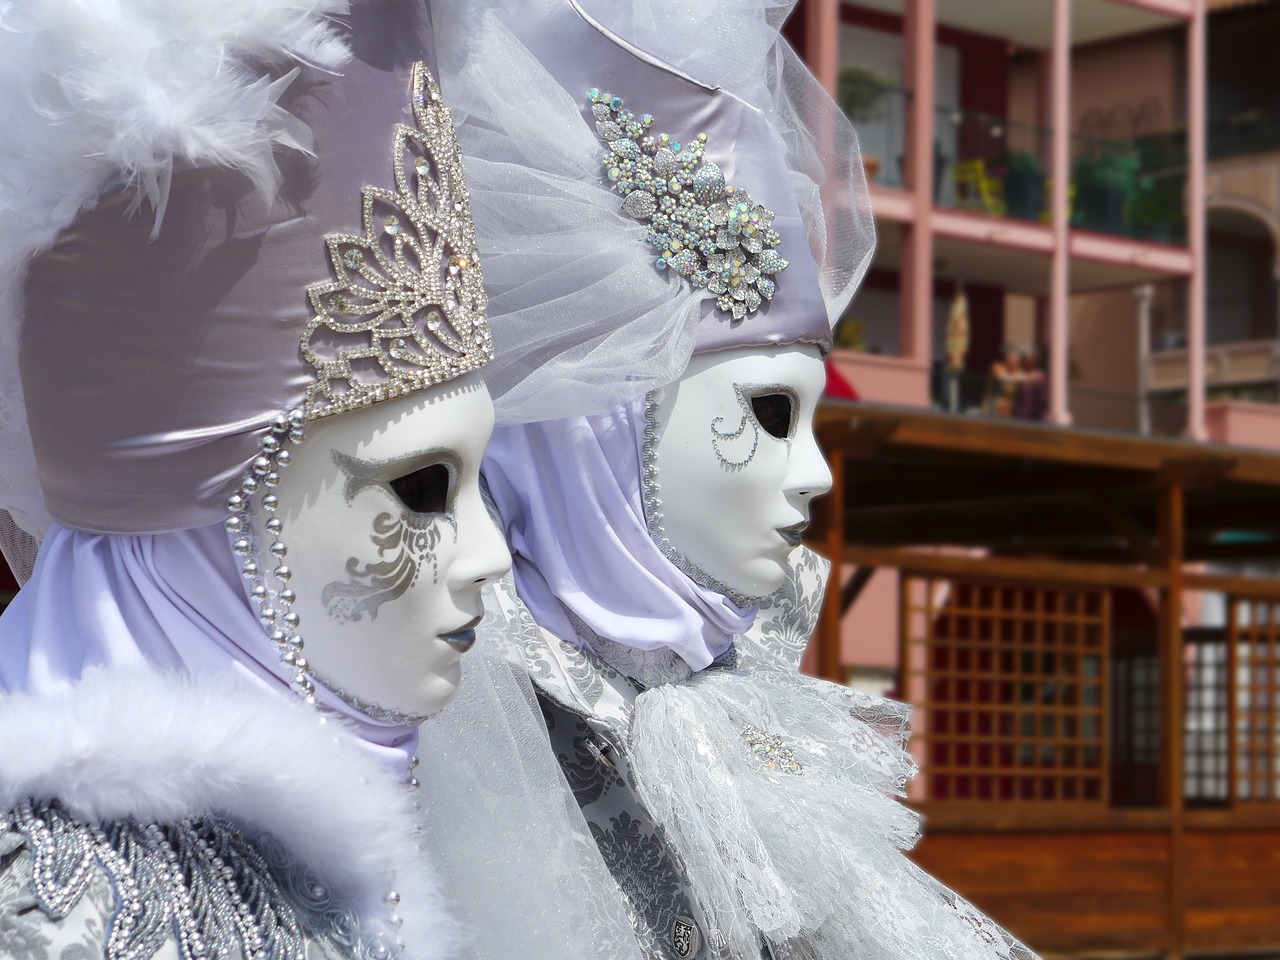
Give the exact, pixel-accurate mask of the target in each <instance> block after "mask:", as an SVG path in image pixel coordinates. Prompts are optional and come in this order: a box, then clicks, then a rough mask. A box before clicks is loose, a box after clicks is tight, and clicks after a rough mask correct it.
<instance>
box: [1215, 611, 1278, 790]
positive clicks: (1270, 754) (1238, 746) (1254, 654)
mask: <svg viewBox="0 0 1280 960" xmlns="http://www.w3.org/2000/svg"><path fill="white" fill-rule="evenodd" d="M1229 609H1230V611H1231V616H1230V622H1229V626H1228V635H1229V637H1230V640H1229V643H1230V649H1231V653H1232V654H1233V660H1234V662H1233V663H1232V665H1231V673H1232V675H1233V676H1234V678H1235V696H1234V698H1233V699H1232V702H1231V707H1232V711H1231V712H1232V714H1233V716H1232V721H1231V727H1232V729H1234V730H1235V755H1234V756H1233V757H1232V758H1231V759H1232V761H1233V766H1234V768H1235V769H1234V775H1233V780H1234V784H1235V800H1236V802H1237V803H1268V804H1269V803H1274V802H1276V801H1277V800H1280V603H1278V602H1276V601H1274V600H1271V601H1268V600H1255V599H1249V598H1246V597H1232V598H1231V603H1230V604H1229Z"/></svg>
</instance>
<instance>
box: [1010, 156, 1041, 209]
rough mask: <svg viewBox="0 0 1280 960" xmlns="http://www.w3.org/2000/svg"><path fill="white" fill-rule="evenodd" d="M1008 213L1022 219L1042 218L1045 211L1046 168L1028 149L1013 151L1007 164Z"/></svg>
mask: <svg viewBox="0 0 1280 960" xmlns="http://www.w3.org/2000/svg"><path fill="white" fill-rule="evenodd" d="M1004 168H1005V170H1004V201H1005V208H1006V212H1007V214H1008V215H1009V216H1011V217H1017V218H1018V219H1019V220H1039V219H1040V214H1042V213H1043V212H1044V201H1045V188H1044V187H1045V184H1044V167H1043V166H1042V165H1041V163H1040V158H1039V157H1038V156H1036V155H1035V154H1034V153H1032V152H1031V151H1029V150H1014V151H1011V152H1010V153H1009V154H1008V156H1007V157H1006V158H1005V163H1004Z"/></svg>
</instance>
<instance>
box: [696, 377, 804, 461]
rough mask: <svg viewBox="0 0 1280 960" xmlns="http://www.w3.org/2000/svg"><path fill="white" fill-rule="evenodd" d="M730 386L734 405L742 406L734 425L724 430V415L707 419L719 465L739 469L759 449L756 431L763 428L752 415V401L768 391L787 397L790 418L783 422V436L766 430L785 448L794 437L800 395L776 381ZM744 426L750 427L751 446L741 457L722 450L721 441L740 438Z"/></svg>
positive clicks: (725, 442) (755, 416)
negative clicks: (738, 421)
mask: <svg viewBox="0 0 1280 960" xmlns="http://www.w3.org/2000/svg"><path fill="white" fill-rule="evenodd" d="M733 390H734V393H735V394H736V395H737V398H738V406H739V407H740V408H741V409H742V420H741V422H740V423H739V424H738V426H737V427H736V428H735V429H733V430H729V431H726V430H724V429H723V424H724V417H716V418H715V419H714V420H712V421H711V447H712V449H713V450H714V451H715V454H716V459H717V460H719V461H720V464H721V466H723V467H724V468H725V469H726V470H740V469H741V468H743V467H745V466H746V465H747V464H749V463H750V462H751V461H752V460H754V459H755V456H756V451H757V450H759V449H760V431H761V430H762V429H763V428H762V426H761V424H760V418H759V417H758V416H757V415H756V410H755V407H754V405H753V401H755V400H756V399H757V398H760V397H765V396H768V395H770V394H782V395H784V396H786V397H787V398H788V399H789V400H790V401H791V418H790V421H789V422H788V424H787V432H786V436H782V437H779V436H777V435H776V434H775V433H774V432H772V431H766V432H767V433H769V435H770V436H771V437H773V438H774V439H775V440H781V441H782V442H783V443H785V444H786V445H787V448H788V450H789V449H790V448H791V441H792V440H794V439H795V435H796V417H797V416H798V413H799V410H800V398H799V397H797V396H796V393H795V391H794V390H792V389H791V388H790V387H788V386H786V385H785V384H777V383H735V384H734V385H733ZM748 430H750V431H751V449H750V450H749V451H748V452H747V455H746V456H745V457H742V458H741V459H736V460H735V459H734V458H733V457H731V456H729V455H727V454H726V453H725V452H724V450H723V449H722V448H721V445H722V444H725V445H727V444H730V443H732V442H734V441H737V440H740V439H741V438H742V437H743V436H744V434H746V432H747V431H748Z"/></svg>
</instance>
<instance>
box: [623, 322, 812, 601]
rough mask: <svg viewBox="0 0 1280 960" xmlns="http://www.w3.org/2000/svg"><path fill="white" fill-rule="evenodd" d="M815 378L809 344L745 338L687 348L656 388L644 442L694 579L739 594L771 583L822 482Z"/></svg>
mask: <svg viewBox="0 0 1280 960" xmlns="http://www.w3.org/2000/svg"><path fill="white" fill-rule="evenodd" d="M825 384H826V372H825V369H824V367H823V363H822V358H821V355H820V353H819V351H818V348H817V347H815V346H806V345H792V346H785V347H776V348H765V347H744V348H741V349H735V350H723V351H717V352H713V353H707V354H702V355H700V356H695V357H694V358H693V360H692V361H691V362H690V363H689V366H688V368H687V369H686V371H685V374H684V376H683V377H682V378H681V379H680V380H679V381H677V382H676V383H674V384H672V385H671V386H669V387H667V388H665V389H664V390H662V391H661V392H660V394H659V395H658V400H657V405H656V408H655V409H654V418H655V424H654V428H653V443H652V449H651V450H649V451H648V454H649V456H650V457H651V458H652V460H653V464H652V465H653V466H654V467H656V469H657V473H656V484H655V485H656V492H657V496H658V500H659V501H660V505H659V506H658V508H657V510H658V513H659V515H660V521H661V525H662V531H663V536H665V538H666V540H667V547H668V549H669V551H671V552H673V553H674V554H675V557H674V558H673V559H676V560H677V562H678V563H680V562H681V561H684V563H682V564H681V565H682V566H685V567H686V572H689V573H690V574H691V575H692V576H694V578H695V579H705V580H708V581H709V582H710V584H711V585H713V586H718V587H721V588H725V589H724V592H726V593H728V594H729V595H730V596H731V597H733V598H734V599H737V600H740V601H744V600H749V599H753V598H759V597H763V596H767V595H768V594H770V593H773V592H774V591H775V590H777V589H779V588H780V587H781V586H782V584H783V582H784V581H785V579H786V576H787V560H788V557H789V555H790V553H791V551H792V550H793V549H795V547H796V546H797V545H798V544H799V543H800V537H801V534H802V533H803V532H804V529H805V527H807V526H808V522H809V503H810V501H811V500H812V499H813V498H814V497H818V496H821V495H822V494H824V493H826V492H827V491H828V490H830V489H831V472H830V470H829V469H828V467H827V464H826V461H825V460H824V459H823V456H822V452H821V450H819V448H818V444H817V441H816V439H815V438H814V435H813V415H814V412H815V410H816V409H817V405H818V401H819V399H820V398H821V396H822V391H823V388H824V386H825ZM649 506H650V509H651V510H652V509H653V508H654V505H653V504H652V503H651V504H650V505H649ZM690 567H691V568H690Z"/></svg>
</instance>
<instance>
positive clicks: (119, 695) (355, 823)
mask: <svg viewBox="0 0 1280 960" xmlns="http://www.w3.org/2000/svg"><path fill="white" fill-rule="evenodd" d="M0 730H2V731H4V735H3V736H0V810H5V809H9V807H11V806H12V805H13V804H14V803H15V802H17V801H18V800H20V799H21V798H23V797H35V798H40V799H52V798H57V799H58V800H59V801H60V802H61V803H62V804H63V805H64V806H65V807H66V808H67V809H68V810H70V811H71V812H72V813H73V814H75V815H76V816H78V817H81V818H83V819H86V820H89V821H91V822H97V821H106V820H114V819H120V818H125V817H133V818H135V819H137V820H139V821H141V822H144V823H146V822H160V823H172V822H175V821H177V820H180V819H182V818H184V817H191V816H199V815H207V814H217V815H221V816H224V817H226V818H228V819H229V820H231V821H232V822H235V823H238V824H244V825H246V827H249V828H252V830H254V831H265V832H268V833H270V834H272V835H273V836H274V837H275V838H276V839H277V840H278V841H280V843H282V844H283V845H284V846H285V847H286V848H287V849H288V850H289V851H290V853H291V854H292V855H293V856H294V857H296V858H297V859H298V860H299V861H300V862H302V863H305V864H306V865H307V866H308V867H309V868H310V869H311V870H313V871H314V872H315V873H316V874H317V875H318V876H320V877H323V878H325V879H326V880H327V881H328V882H329V883H330V884H331V885H333V887H334V888H335V889H336V890H340V891H342V892H343V894H344V895H345V896H347V897H348V898H350V900H351V901H352V904H353V906H354V907H355V908H356V909H357V911H358V912H359V913H360V915H361V916H362V917H363V918H365V920H366V922H370V923H374V924H377V923H378V922H379V921H380V920H385V918H387V917H388V915H389V912H390V909H391V908H389V907H388V906H387V905H386V904H385V903H384V898H385V896H386V893H387V891H388V889H390V887H391V885H392V884H393V883H394V886H395V889H396V891H397V892H398V893H400V894H401V904H400V907H399V908H398V909H399V912H400V914H401V915H402V916H403V917H404V926H403V927H402V928H401V930H400V934H399V935H400V936H401V937H403V939H404V940H405V942H406V943H407V944H408V948H407V949H408V954H407V955H408V956H410V957H413V958H415V960H438V958H441V957H444V956H446V955H448V954H449V953H450V952H451V950H452V947H453V945H454V939H455V931H454V928H453V925H452V923H451V922H450V920H449V919H448V917H447V916H446V914H445V911H444V907H443V895H442V893H441V890H440V887H439V884H438V882H437V880H436V878H435V876H434V873H433V872H432V871H431V869H430V867H429V865H428V864H427V858H426V855H425V854H424V853H422V852H421V851H419V850H418V849H417V847H418V845H417V843H416V838H415V832H416V831H415V829H414V827H415V824H416V823H417V817H418V816H419V815H418V814H417V813H416V812H415V811H414V810H413V809H412V807H413V805H412V799H411V796H410V793H409V791H408V790H407V789H406V788H405V787H404V786H403V785H402V784H399V783H397V782H395V779H394V778H393V777H392V776H391V775H390V774H389V773H388V771H387V770H386V769H385V768H384V767H383V766H382V765H381V764H380V763H379V761H378V760H377V759H375V758H374V757H372V756H370V755H368V754H365V753H363V752H361V751H360V750H359V748H358V747H357V746H355V745H354V743H353V742H352V738H351V737H350V736H349V735H348V734H347V733H346V732H345V731H343V730H342V728H341V726H340V724H339V723H338V722H337V721H334V720H328V721H324V720H322V718H321V717H320V715H319V714H318V713H317V712H316V711H314V710H311V709H309V708H307V707H305V706H304V705H302V704H301V703H299V702H297V701H292V700H289V699H286V698H285V697H281V696H279V695H277V694H274V693H272V692H270V691H267V690H263V689H261V688H259V687H258V686H257V685H255V684H253V683H251V682H250V681H248V680H246V679H244V678H240V677H237V676H235V675H233V674H229V673H228V674H223V675H218V676H203V677H193V676H190V675H186V674H157V673H152V672H150V671H142V670H138V671H134V670H95V671H91V672H89V673H86V674H85V678H84V679H83V680H82V681H81V682H80V683H79V684H78V685H77V686H76V687H74V688H73V689H72V691H71V692H70V693H69V694H68V695H67V696H65V697H54V698H36V697H31V696H27V695H21V694H20V695H14V696H9V697H4V698H2V699H0ZM393 872H394V880H393V879H392V877H391V874H392V873H393Z"/></svg>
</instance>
